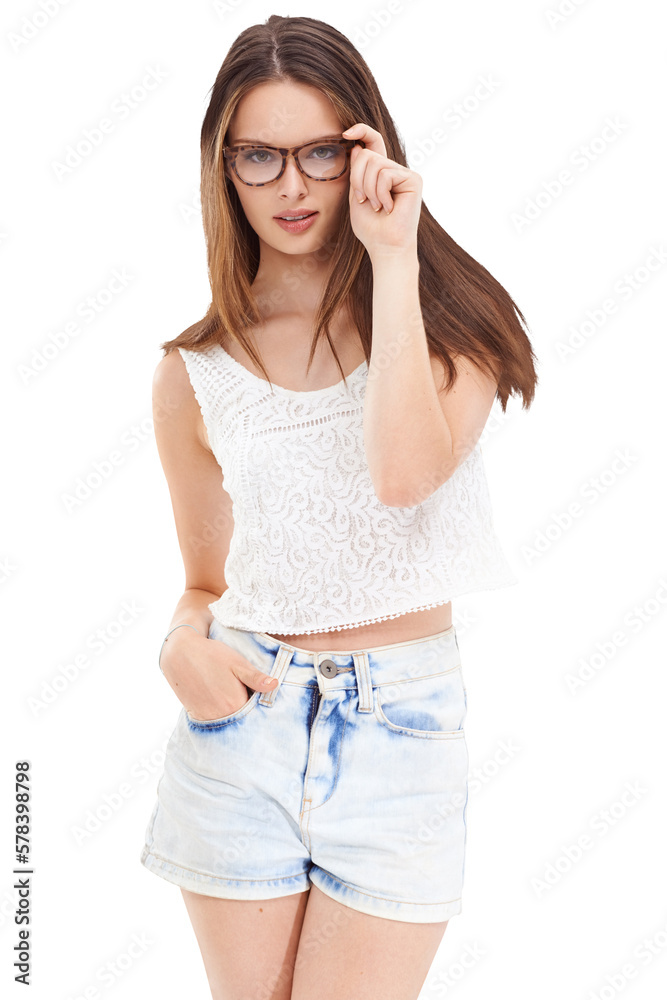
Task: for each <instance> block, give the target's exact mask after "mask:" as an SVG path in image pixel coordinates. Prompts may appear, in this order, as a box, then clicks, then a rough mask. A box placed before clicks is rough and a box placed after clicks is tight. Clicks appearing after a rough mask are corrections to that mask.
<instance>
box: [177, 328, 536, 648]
mask: <svg viewBox="0 0 667 1000" xmlns="http://www.w3.org/2000/svg"><path fill="white" fill-rule="evenodd" d="M179 351H180V353H181V355H182V357H183V360H184V362H185V365H186V368H187V371H188V375H189V377H190V381H191V383H192V386H193V389H194V392H195V396H196V398H197V402H198V403H199V407H200V409H201V412H202V416H203V418H204V422H205V425H206V429H207V432H208V436H209V440H210V443H211V447H212V449H213V452H214V454H215V457H216V459H217V461H218V463H219V464H220V467H221V469H222V473H223V477H224V488H225V490H226V491H227V492H228V493H229V495H230V497H231V499H232V504H233V518H234V533H233V537H232V541H231V543H230V548H229V554H228V557H227V560H226V563H225V568H224V572H225V580H226V582H227V587H228V589H227V590H226V591H225V592H224V594H223V595H222V597H221V598H220V599H219V600H218V601H215V602H213V603H212V604H210V605H209V608H210V610H211V612H212V613H213V615H214V617H215V618H216V619H217V620H218V621H219V622H220V623H221V624H223V625H227V626H228V627H231V628H239V629H245V630H249V631H261V632H268V633H273V632H275V633H278V634H281V633H282V634H307V635H311V634H314V633H316V632H327V631H330V630H342V629H345V628H354V627H357V626H359V625H370V624H374V623H375V622H379V621H385V620H387V619H390V618H396V617H398V616H399V615H401V614H404V613H406V612H408V611H421V610H425V609H427V608H432V607H436V606H437V605H440V604H444V603H446V602H448V601H450V600H451V599H452V598H454V597H458V596H461V595H462V594H466V593H469V592H472V591H478V590H492V589H495V588H497V587H503V586H508V585H511V584H514V583H516V582H517V578H516V577H515V576H514V574H513V572H512V570H511V568H510V566H509V564H508V562H507V560H506V558H505V555H504V553H503V551H502V548H501V546H500V543H499V540H498V538H497V537H496V534H495V531H494V527H493V519H492V512H491V502H490V496H489V490H488V485H487V480H486V476H485V472H484V466H483V460H482V453H481V447H480V445H479V444H478V445H477V447H476V448H475V449H474V450H473V451H472V452H471V454H470V455H469V456H468V457H467V459H466V460H465V461H464V462H462V463H461V465H460V466H459V467H458V468H457V469H456V471H455V472H454V474H453V475H452V476H451V477H450V478H449V479H448V480H447V482H445V483H443V484H442V486H441V487H440V488H439V489H438V490H436V491H435V493H433V494H432V495H431V496H430V497H429V498H428V499H427V500H425V501H424V502H423V503H421V504H419V505H417V506H416V507H387V506H385V505H384V504H382V503H381V502H380V501H379V500H378V498H377V496H376V495H375V490H374V488H373V484H372V480H371V477H370V473H369V470H368V466H367V463H366V457H365V449H364V443H363V402H364V393H365V387H366V376H367V374H368V367H367V365H366V363H365V362H364V363H363V364H362V365H361V366H360V367H359V368H357V370H356V371H355V372H353V373H352V375H350V376H348V379H347V388H346V387H345V384H344V383H343V382H342V381H341V382H339V383H337V384H336V385H333V386H329V387H328V388H325V389H316V390H311V391H306V392H300V391H293V390H289V389H284V388H282V387H280V386H273V388H272V387H271V386H269V384H268V383H267V382H266V381H265V380H264V379H260V378H259V377H257V376H255V375H253V374H252V373H251V372H250V371H248V370H247V369H246V368H245V367H244V366H243V365H241V364H240V363H239V362H237V361H236V360H235V359H234V358H232V357H231V356H230V355H229V354H227V352H226V351H224V349H223V348H222V347H219V346H217V345H216V346H213V347H209V348H208V349H207V350H206V351H203V352H200V351H189V350H186V349H185V348H179Z"/></svg>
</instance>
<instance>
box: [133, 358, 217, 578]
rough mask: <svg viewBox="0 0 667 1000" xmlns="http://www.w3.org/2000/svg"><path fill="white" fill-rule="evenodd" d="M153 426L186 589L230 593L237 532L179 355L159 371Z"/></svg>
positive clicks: (164, 362)
mask: <svg viewBox="0 0 667 1000" xmlns="http://www.w3.org/2000/svg"><path fill="white" fill-rule="evenodd" d="M153 425H154V428H155V440H156V444H157V448H158V453H159V456H160V462H161V463H162V468H163V470H164V474H165V476H166V479H167V485H168V487H169V494H170V497H171V504H172V508H173V512H174V520H175V523H176V532H177V535H178V543H179V546H180V550H181V555H182V558H183V565H184V567H185V589H186V590H187V589H190V588H197V589H202V590H208V591H211V592H212V593H214V594H218V595H221V594H222V593H223V591H224V590H226V588H227V584H226V582H225V577H224V565H225V561H226V559H227V555H228V553H229V544H230V541H231V537H232V533H233V530H234V523H233V519H232V501H231V497H230V496H229V494H228V493H227V492H226V490H225V489H224V488H223V477H222V470H221V468H220V465H219V464H218V461H217V459H216V458H215V456H214V455H213V452H212V451H211V449H210V447H209V444H208V438H207V435H206V429H205V427H204V421H203V418H202V414H201V410H200V409H199V404H198V402H197V400H196V397H195V394H194V390H193V388H192V384H191V382H190V379H189V377H188V373H187V370H186V368H185V363H184V361H183V358H182V357H181V354H180V352H179V351H178V350H173V351H171V352H170V353H169V354H167V355H165V357H163V358H162V360H161V361H160V362H159V363H158V365H157V368H156V369H155V374H154V376H153Z"/></svg>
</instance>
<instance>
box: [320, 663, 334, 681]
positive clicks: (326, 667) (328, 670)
mask: <svg viewBox="0 0 667 1000" xmlns="http://www.w3.org/2000/svg"><path fill="white" fill-rule="evenodd" d="M320 673H321V674H324V676H325V677H335V676H336V674H337V673H338V665H337V664H336V663H334V661H333V660H322V662H321V663H320Z"/></svg>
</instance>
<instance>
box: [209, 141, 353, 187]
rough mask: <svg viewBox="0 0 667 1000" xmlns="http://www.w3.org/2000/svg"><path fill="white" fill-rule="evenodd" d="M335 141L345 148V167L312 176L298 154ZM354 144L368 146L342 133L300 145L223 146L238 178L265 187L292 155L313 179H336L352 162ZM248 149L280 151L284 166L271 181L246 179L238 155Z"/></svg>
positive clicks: (276, 177)
mask: <svg viewBox="0 0 667 1000" xmlns="http://www.w3.org/2000/svg"><path fill="white" fill-rule="evenodd" d="M327 142H335V143H336V144H337V145H338V146H343V147H344V148H345V152H346V156H345V166H344V167H343V169H342V170H341V171H340V172H339V173H337V174H335V175H334V176H332V177H312V176H311V174H309V173H308V172H307V171H306V170H304V168H303V166H302V165H301V162H300V160H299V156H298V154H299V153H300V152H301V150H302V149H305V148H306V146H319V145H320V144H321V143H327ZM354 146H361V147H362V148H365V147H366V143H365V142H363V141H362V140H361V139H344V138H343V137H342V136H340V135H333V136H326V137H325V138H324V139H310V140H309V142H302V143H301V144H300V145H299V146H269V145H268V144H267V143H265V142H242V143H239V144H238V145H236V146H223V148H222V154H223V156H224V157H225V158H226V159H227V160H229V163H230V166H231V167H232V169H233V171H234V173H235V174H236V176H237V177H238V179H239V180H240V181H241V182H242V183H243V184H247V185H248V187H264V186H265V185H266V184H273V183H274V182H275V181H277V180H279V179H280V178H281V177H282V175H283V174H284V172H285V167H286V165H287V157H288V156H291V157H293V159H294V162H295V163H296V165H297V167H298V168H299V170H300V171H301V173H302V174H303V175H304V176H305V177H307V178H308V179H309V180H311V181H335V180H337V179H338V178H339V177H342V176H343V174H344V173H345V171H346V170H347V168H348V166H349V163H350V153H351V152H352V149H353V148H354ZM247 149H270V150H271V151H272V152H275V153H280V155H281V156H282V158H283V162H282V166H281V168H280V172H279V173H278V174H276V176H275V177H272V178H271V180H270V181H246V180H244V179H243V177H241V176H240V174H239V172H238V170H237V169H236V157H237V156H238V154H239V153H241V152H243V151H244V150H247Z"/></svg>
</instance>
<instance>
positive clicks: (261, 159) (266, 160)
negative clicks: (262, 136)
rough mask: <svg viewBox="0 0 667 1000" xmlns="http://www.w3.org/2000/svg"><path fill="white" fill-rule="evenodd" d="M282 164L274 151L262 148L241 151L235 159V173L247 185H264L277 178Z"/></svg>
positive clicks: (280, 157)
mask: <svg viewBox="0 0 667 1000" xmlns="http://www.w3.org/2000/svg"><path fill="white" fill-rule="evenodd" d="M282 162H283V159H282V156H281V155H280V153H277V152H276V150H275V149H265V148H264V147H263V146H255V147H254V148H248V149H241V150H239V152H238V154H237V157H236V172H237V173H238V175H239V177H240V178H241V180H242V181H247V183H248V184H266V183H267V181H272V180H273V179H274V178H275V177H277V176H278V174H279V173H280V168H281V166H282Z"/></svg>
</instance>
